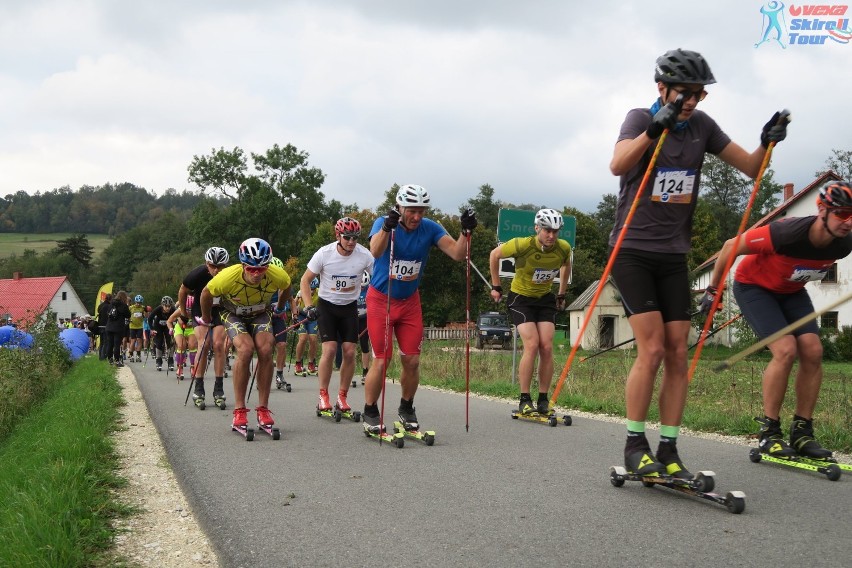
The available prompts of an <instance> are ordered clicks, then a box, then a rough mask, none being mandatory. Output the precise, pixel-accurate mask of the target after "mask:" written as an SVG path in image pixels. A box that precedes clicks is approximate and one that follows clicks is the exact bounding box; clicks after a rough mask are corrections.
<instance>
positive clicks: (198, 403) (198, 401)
mask: <svg viewBox="0 0 852 568" xmlns="http://www.w3.org/2000/svg"><path fill="white" fill-rule="evenodd" d="M192 402H193V403H194V404H195V407H196V408H198V410H204V409H205V408H207V403H205V402H204V397H203V396H197V395H196V394H195V393H193V394H192Z"/></svg>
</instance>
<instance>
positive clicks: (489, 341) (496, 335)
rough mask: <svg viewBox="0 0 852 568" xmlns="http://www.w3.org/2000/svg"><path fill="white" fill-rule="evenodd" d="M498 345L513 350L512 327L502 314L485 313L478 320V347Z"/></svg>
mask: <svg viewBox="0 0 852 568" xmlns="http://www.w3.org/2000/svg"><path fill="white" fill-rule="evenodd" d="M486 345H489V346H492V345H498V346H500V347H502V348H503V349H511V348H512V327H511V326H510V325H509V318H508V317H507V316H506V314H501V313H500V312H483V313H481V314H479V317H478V318H476V347H477V348H479V349H482V348H483V347H485V346H486Z"/></svg>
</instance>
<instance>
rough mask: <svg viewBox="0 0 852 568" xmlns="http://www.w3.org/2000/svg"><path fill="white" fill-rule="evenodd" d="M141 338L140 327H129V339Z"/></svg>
mask: <svg viewBox="0 0 852 568" xmlns="http://www.w3.org/2000/svg"><path fill="white" fill-rule="evenodd" d="M141 338H142V328H141V327H140V328H139V329H131V330H130V339H141Z"/></svg>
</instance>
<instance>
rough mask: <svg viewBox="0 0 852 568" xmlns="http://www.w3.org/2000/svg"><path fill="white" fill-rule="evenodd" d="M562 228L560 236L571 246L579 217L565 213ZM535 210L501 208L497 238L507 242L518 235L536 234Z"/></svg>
mask: <svg viewBox="0 0 852 568" xmlns="http://www.w3.org/2000/svg"><path fill="white" fill-rule="evenodd" d="M562 220H563V222H564V224H563V225H562V230H561V231H559V238H560V239H562V240H565V241H568V244H570V245H571V248H572V249H573V248H574V242H575V241H576V239H577V219H576V218H575V217H574V216H573V215H563V216H562ZM534 225H535V211H525V210H523V209H501V210H500V212H499V213H498V214H497V240H498V241H500V242H501V243H505V242H506V241H508V240H510V239H514V238H517V237H528V236H530V235H534V234H535V229H534Z"/></svg>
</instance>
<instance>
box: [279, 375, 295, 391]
mask: <svg viewBox="0 0 852 568" xmlns="http://www.w3.org/2000/svg"><path fill="white" fill-rule="evenodd" d="M275 388H277V389H278V390H281V389H284V390H286V391H287V392H291V391H292V390H293V386H292V385H291V384H290V383H288V382H287V381H286V380H284V371H276V372H275Z"/></svg>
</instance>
